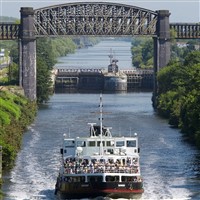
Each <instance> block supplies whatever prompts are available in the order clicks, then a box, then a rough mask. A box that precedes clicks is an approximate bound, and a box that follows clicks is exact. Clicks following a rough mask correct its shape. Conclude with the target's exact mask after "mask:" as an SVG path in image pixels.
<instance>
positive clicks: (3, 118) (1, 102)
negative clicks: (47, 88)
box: [0, 87, 37, 171]
mask: <svg viewBox="0 0 200 200" xmlns="http://www.w3.org/2000/svg"><path fill="white" fill-rule="evenodd" d="M36 112H37V104H36V102H31V101H29V100H28V99H27V98H25V97H24V96H23V90H22V89H21V88H19V87H10V88H9V87H0V145H1V146H2V168H3V171H4V170H5V169H6V170H8V169H10V168H12V167H13V165H14V161H15V158H16V156H17V153H18V151H19V150H20V147H21V142H22V137H23V133H24V131H25V129H26V128H27V127H28V125H30V124H31V123H32V122H33V120H34V118H35V116H36Z"/></svg>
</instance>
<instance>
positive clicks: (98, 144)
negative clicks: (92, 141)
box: [97, 141, 105, 147]
mask: <svg viewBox="0 0 200 200" xmlns="http://www.w3.org/2000/svg"><path fill="white" fill-rule="evenodd" d="M100 143H101V141H98V142H97V146H98V147H99V146H100ZM102 144H103V146H105V141H102Z"/></svg>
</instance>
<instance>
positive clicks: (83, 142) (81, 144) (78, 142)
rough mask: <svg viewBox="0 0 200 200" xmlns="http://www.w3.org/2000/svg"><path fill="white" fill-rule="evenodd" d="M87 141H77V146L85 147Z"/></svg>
mask: <svg viewBox="0 0 200 200" xmlns="http://www.w3.org/2000/svg"><path fill="white" fill-rule="evenodd" d="M85 146H86V145H85V141H77V147H85Z"/></svg>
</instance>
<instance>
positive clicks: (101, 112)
mask: <svg viewBox="0 0 200 200" xmlns="http://www.w3.org/2000/svg"><path fill="white" fill-rule="evenodd" d="M99 109H100V119H99V120H100V152H99V154H100V155H103V143H102V132H103V130H102V129H103V117H102V116H103V102H102V94H100V105H99Z"/></svg>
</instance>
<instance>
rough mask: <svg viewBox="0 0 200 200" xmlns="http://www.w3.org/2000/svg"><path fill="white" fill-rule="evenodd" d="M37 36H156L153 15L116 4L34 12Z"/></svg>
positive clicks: (67, 6)
mask: <svg viewBox="0 0 200 200" xmlns="http://www.w3.org/2000/svg"><path fill="white" fill-rule="evenodd" d="M34 13H35V14H34V25H35V30H36V33H35V35H36V36H37V35H38V36H47V35H48V36H56V35H96V36H104V35H107V36H120V35H132V36H133V35H152V36H153V35H156V22H157V13H156V12H154V11H150V10H146V9H143V8H139V7H134V6H130V5H124V4H117V3H100V2H94V3H92V2H88V3H87V2H86V3H85V2H81V3H68V4H62V5H56V6H51V7H45V8H40V9H37V10H35V11H34Z"/></svg>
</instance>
